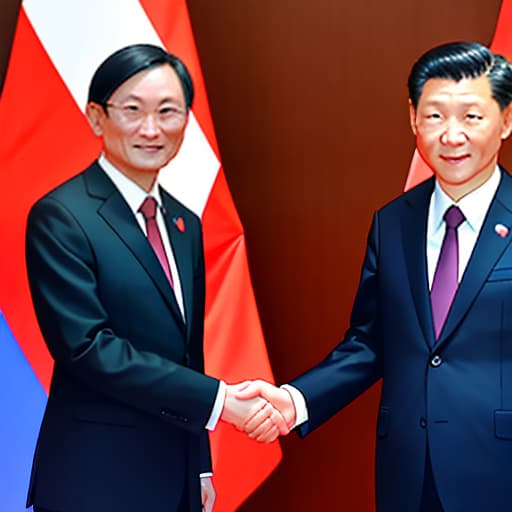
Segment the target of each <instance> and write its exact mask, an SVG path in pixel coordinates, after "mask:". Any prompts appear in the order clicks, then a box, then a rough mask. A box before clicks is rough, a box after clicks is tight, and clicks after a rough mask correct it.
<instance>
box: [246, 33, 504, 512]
mask: <svg viewBox="0 0 512 512" xmlns="http://www.w3.org/2000/svg"><path fill="white" fill-rule="evenodd" d="M409 98H410V119H411V126H412V130H413V132H414V134H415V135H416V141H417V148H418V150H419V152H420V154H421V155H422V157H423V158H424V160H425V161H426V162H427V163H428V165H429V166H430V168H431V169H432V171H433V172H434V174H435V176H434V177H433V178H432V179H429V180H427V181H426V182H424V183H422V184H421V185H419V186H417V187H416V188H414V189H412V190H411V191H409V192H407V193H405V194H403V195H402V196H400V197H399V198H398V199H396V200H394V201H392V202H391V203H390V204H388V205H387V206H385V207H384V208H382V209H381V210H380V211H378V212H376V213H375V215H374V218H373V223H372V226H371V229H370V233H369V237H368V245H367V251H366V257H365V260H364V264H363V269H362V274H361V280H360V284H359V289H358V292H357V295H356V298H355V302H354V306H353V311H352V315H351V321H350V327H349V329H348V331H347V332H346V334H345V338H344V340H343V342H342V343H340V344H339V345H338V346H337V347H336V348H335V349H334V350H333V351H332V352H331V353H330V354H329V355H328V357H327V358H326V359H325V360H324V361H323V362H321V363H320V364H319V365H317V366H316V367H314V368H313V369H311V370H309V371H308V372H306V373H305V374H303V375H301V376H300V377H298V378H297V379H295V380H294V381H292V382H291V383H290V385H285V386H283V387H282V388H280V389H278V388H273V387H272V386H270V385H269V384H266V383H264V382H255V383H253V384H252V385H250V386H249V387H248V388H247V389H246V390H245V391H244V392H243V393H240V394H239V397H254V396H256V395H257V394H261V395H262V396H264V397H266V398H267V399H269V400H271V401H272V402H273V403H274V406H276V407H278V408H280V409H281V412H282V413H283V415H284V416H285V419H286V420H287V422H288V424H289V425H290V426H294V425H296V426H299V430H300V433H301V434H302V435H306V434H308V433H310V432H311V431H313V430H314V429H315V428H317V427H318V426H320V425H321V424H322V423H323V422H325V421H326V420H327V419H329V418H330V417H331V416H332V415H333V414H335V413H336V412H337V411H339V410H340V409H341V408H343V407H344V406H345V405H347V404H348V403H349V402H351V401H352V400H353V399H354V398H356V397H357V396H358V395H360V394H361V393H362V392H363V391H364V390H366V389H367V388H368V387H369V386H371V385H372V384H373V383H374V382H375V381H377V380H378V379H381V378H382V396H381V403H380V409H379V414H378V423H377V432H376V434H377V448H376V451H377V453H376V486H377V489H376V501H377V510H379V512H412V511H418V510H420V511H424V512H438V511H441V510H445V511H446V512H462V511H463V512H482V511H484V510H489V511H491V510H492V511H493V512H506V511H510V510H512V492H511V490H510V486H511V483H512V244H511V242H512V235H511V227H512V178H511V177H510V175H509V174H508V173H507V172H505V171H504V170H503V169H502V168H500V167H499V166H498V152H499V149H500V147H501V144H502V141H503V140H504V139H505V138H507V137H508V136H509V134H510V131H511V127H512V116H511V108H512V107H511V106H510V104H511V100H512V70H511V67H510V65H509V63H508V62H507V61H506V60H505V59H504V58H503V57H501V56H498V55H494V54H492V53H491V52H490V51H489V50H488V49H487V48H485V47H483V46H481V45H479V44H476V43H451V44H446V45H442V46H439V47H436V48H434V49H432V50H430V51H428V52H427V53H426V54H425V55H423V56H422V57H421V58H420V59H419V60H418V61H417V62H416V63H415V65H414V66H413V68H412V71H411V74H410V77H409ZM283 388H284V389H283ZM265 423H267V422H266V421H265V422H263V425H265ZM258 425H259V419H258V415H256V416H255V417H254V418H253V420H251V421H250V422H249V423H247V425H246V428H247V429H248V430H250V431H252V435H253V436H255V437H257V436H258V435H259V430H258V429H259V428H260V427H259V426H258Z"/></svg>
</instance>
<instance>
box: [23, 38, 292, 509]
mask: <svg viewBox="0 0 512 512" xmlns="http://www.w3.org/2000/svg"><path fill="white" fill-rule="evenodd" d="M193 97H194V90H193V85H192V79H191V77H190V75H189V73H188V71H187V69H186V67H185V65H184V64H183V63H182V62H181V61H180V60H179V59H178V58H177V57H175V56H173V55H171V54H169V53H167V52H166V51H165V50H163V49H162V48H159V47H157V46H153V45H146V44H139V45H132V46H128V47H125V48H122V49H121V50H119V51H117V52H115V53H114V54H112V55H111V56H109V57H108V58H107V59H106V60H105V61H104V62H103V63H102V64H101V65H100V66H99V68H98V69H97V71H96V73H95V74H94V76H93V78H92V81H91V85H90V88H89V98H88V103H87V118H88V120H89V123H90V125H91V127H92V129H93V131H94V133H95V134H96V135H97V136H98V137H101V139H102V141H103V152H102V154H101V156H100V157H99V159H98V160H97V161H96V162H94V163H93V164H92V165H91V166H90V167H89V168H88V169H86V170H85V171H83V172H82V173H80V174H78V175H77V176H75V177H73V178H71V179H70V180H69V181H67V182H66V183H64V184H62V185H60V186H59V187H57V188H56V189H55V190H53V191H51V192H49V193H48V194H47V195H46V196H45V197H43V198H42V199H40V200H39V201H38V202H37V203H36V204H35V205H34V206H33V208H32V210H31V212H30V215H29V219H28V226H27V236H26V257H27V270H28V277H29V282H30V288H31V293H32V298H33V302H34V307H35V311H36V314H37V318H38V321H39V325H40V327H41V331H42V333H43V337H44V339H45V341H46V343H47V345H48V348H49V350H50V352H51V354H52V356H53V358H54V360H55V366H54V372H53V377H52V383H51V388H50V394H49V397H48V404H47V408H46V411H45V415H44V418H43V422H42V425H41V430H40V434H39V439H38V443H37V448H36V452H35V455H34V463H33V469H32V476H31V482H30V489H29V493H28V501H27V506H30V505H31V504H33V505H34V510H35V511H36V512H40V511H55V512H57V511H58V512H113V511H123V512H143V511H156V510H162V511H164V510H165V511H166V512H185V511H186V512H197V511H200V510H201V509H202V510H206V511H208V512H209V511H211V510H212V508H213V503H214V500H215V492H214V490H213V486H212V484H211V480H210V476H211V471H212V466H211V458H210V450H209V442H208V434H207V431H208V430H213V429H214V428H215V426H216V424H217V422H218V420H219V419H223V420H225V421H228V422H230V423H232V424H234V425H236V426H237V427H238V428H241V427H242V425H243V422H244V421H245V420H246V419H247V418H248V417H250V416H251V415H253V414H254V413H256V412H258V411H259V413H260V414H263V415H266V416H267V418H268V421H267V422H266V425H267V427H266V428H265V429H264V430H265V434H264V435H263V438H266V439H267V440H272V439H274V438H275V437H276V436H277V433H278V432H279V431H281V433H285V432H286V431H287V429H286V426H285V424H284V421H283V419H282V417H281V415H280V414H279V413H278V412H276V411H275V410H274V408H273V407H272V406H271V405H269V404H268V403H267V402H266V401H265V400H263V399H261V398H257V399H255V400H253V401H251V402H248V403H247V404H245V402H243V401H240V400H238V399H236V398H235V396H234V393H235V391H236V388H235V387H234V386H229V385H226V384H225V383H223V382H221V381H219V380H218V379H215V378H211V377H208V376H206V375H204V362H203V323H204V305H205V269H204V256H203V244H202V235H201V224H200V220H199V218H198V217H196V215H194V214H193V213H192V212H191V211H190V210H189V209H187V208H186V207H185V206H184V205H182V204H181V203H179V202H178V201H177V200H176V199H175V198H173V197H172V196H171V195H170V194H169V193H168V192H166V191H165V190H163V189H162V188H161V187H159V186H158V182H157V177H158V173H159V171H160V169H161V168H162V167H164V166H165V165H166V164H167V163H168V162H169V161H170V160H171V159H172V158H174V156H175V155H176V154H177V152H178V150H179V148H180V145H181V143H182V141H183V138H184V135H185V128H186V125H187V121H188V117H189V111H190V107H191V105H192V101H193ZM220 456H221V457H222V454H220ZM200 477H201V478H200Z"/></svg>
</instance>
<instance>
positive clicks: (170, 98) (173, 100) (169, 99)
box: [123, 94, 180, 105]
mask: <svg viewBox="0 0 512 512" xmlns="http://www.w3.org/2000/svg"><path fill="white" fill-rule="evenodd" d="M128 100H134V101H139V102H140V103H144V102H145V100H144V99H143V98H141V97H140V96H137V95H136V94H128V96H126V98H124V100H123V101H128ZM163 103H177V104H179V103H180V99H179V98H175V97H173V96H167V97H165V98H162V99H161V100H160V102H159V103H158V104H159V105H162V104H163Z"/></svg>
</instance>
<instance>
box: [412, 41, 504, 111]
mask: <svg viewBox="0 0 512 512" xmlns="http://www.w3.org/2000/svg"><path fill="white" fill-rule="evenodd" d="M482 75H485V76H487V78H488V79H489V83H490V86H491V91H492V97H493V98H494V99H495V100H496V102H497V103H498V105H499V107H500V109H501V110H504V109H505V108H506V107H508V105H509V104H510V102H511V101H512V69H511V66H510V63H509V62H508V61H507V59H506V58H505V57H503V56H502V55H498V54H495V53H492V52H491V51H490V50H489V49H488V48H486V47H485V46H483V45H481V44H479V43H475V42H454V43H446V44H442V45H440V46H436V47H435V48H432V49H430V50H428V51H427V52H426V53H424V54H423V55H422V56H421V57H420V58H419V59H418V60H417V61H416V62H415V64H414V65H413V67H412V69H411V73H410V74H409V79H408V88H409V98H410V100H411V102H412V104H413V106H414V108H417V107H418V103H419V101H420V97H421V93H422V92H423V86H424V85H425V83H426V82H427V81H428V80H430V79H431V78H446V79H449V80H455V81H456V82H458V81H459V80H462V79H463V78H478V77H480V76H482Z"/></svg>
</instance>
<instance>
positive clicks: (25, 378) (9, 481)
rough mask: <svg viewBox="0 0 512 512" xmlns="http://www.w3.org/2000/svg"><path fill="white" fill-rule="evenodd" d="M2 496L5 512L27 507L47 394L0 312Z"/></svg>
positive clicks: (0, 486) (20, 511)
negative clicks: (31, 469)
mask: <svg viewBox="0 0 512 512" xmlns="http://www.w3.org/2000/svg"><path fill="white" fill-rule="evenodd" d="M0 403H1V404H2V409H1V410H2V418H1V421H0V425H1V427H0V496H1V508H2V511H3V512H22V511H24V510H25V502H26V497H27V489H28V483H29V478H30V467H31V464H32V455H33V453H34V447H35V443H36V439H37V434H38V431H39V425H40V423H41V417H42V415H43V412H44V407H45V404H46V394H45V392H44V389H43V388H42V386H41V384H40V383H39V381H38V380H37V377H36V376H35V375H34V372H33V371H32V368H31V366H30V364H29V363H28V361H27V360H26V359H25V356H24V355H23V353H22V351H21V350H20V347H19V346H18V343H17V342H16V340H15V338H14V336H13V334H12V332H11V331H10V329H9V326H8V325H7V322H6V320H5V317H4V316H3V314H2V312H1V311H0Z"/></svg>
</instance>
